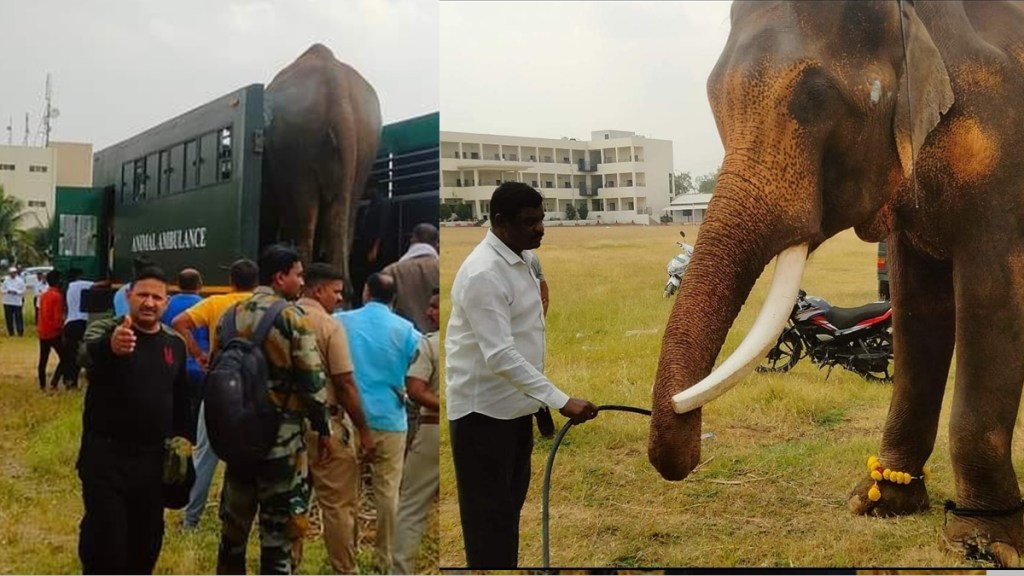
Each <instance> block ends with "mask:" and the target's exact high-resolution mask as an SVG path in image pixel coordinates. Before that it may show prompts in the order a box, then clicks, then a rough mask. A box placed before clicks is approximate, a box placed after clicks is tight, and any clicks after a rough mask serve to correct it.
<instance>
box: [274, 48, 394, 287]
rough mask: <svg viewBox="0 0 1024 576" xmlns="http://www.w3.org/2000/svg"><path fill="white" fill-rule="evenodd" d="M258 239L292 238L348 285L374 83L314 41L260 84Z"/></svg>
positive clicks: (371, 139)
mask: <svg viewBox="0 0 1024 576" xmlns="http://www.w3.org/2000/svg"><path fill="white" fill-rule="evenodd" d="M265 98H266V101H265V108H266V111H267V114H266V115H267V119H268V122H267V125H266V133H265V146H264V158H263V195H262V205H261V215H262V216H261V224H260V225H261V234H260V236H261V238H263V239H264V240H263V242H264V243H270V242H274V241H285V242H291V243H294V244H295V245H296V247H297V248H298V249H299V251H300V253H301V254H302V257H303V260H304V261H305V262H307V263H309V262H313V261H325V262H328V263H330V264H332V265H333V266H335V267H336V268H338V269H339V270H341V271H343V273H344V274H345V278H346V282H345V287H346V290H348V289H349V288H350V286H351V282H350V271H349V260H350V258H349V255H350V251H351V248H352V239H353V234H354V231H355V219H356V212H357V208H358V203H359V201H360V199H362V197H363V193H364V189H365V187H366V182H367V180H368V178H369V176H370V171H371V169H372V168H373V162H374V159H375V158H376V156H377V149H378V147H379V144H380V134H381V114H380V103H379V101H378V99H377V94H376V92H374V90H373V87H372V86H370V84H369V83H368V82H367V81H366V80H365V79H364V78H363V77H362V76H360V75H359V73H358V72H356V71H355V70H354V69H352V68H351V67H349V66H347V65H346V64H343V63H342V62H339V61H338V60H337V59H335V57H334V55H333V54H332V53H331V51H330V50H329V49H328V48H326V47H324V46H322V45H320V44H315V45H313V46H312V47H310V48H309V49H308V50H306V51H305V52H304V53H303V54H302V55H301V56H300V57H299V58H298V59H297V60H296V61H295V62H293V63H292V64H290V65H289V66H288V67H286V68H285V69H283V70H281V72H279V73H278V74H277V76H275V77H274V79H273V81H272V82H271V83H270V84H269V85H268V86H267V89H266V91H265Z"/></svg>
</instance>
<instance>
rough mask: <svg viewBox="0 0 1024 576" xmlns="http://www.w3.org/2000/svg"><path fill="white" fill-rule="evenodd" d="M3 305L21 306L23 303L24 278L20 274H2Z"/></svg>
mask: <svg viewBox="0 0 1024 576" xmlns="http://www.w3.org/2000/svg"><path fill="white" fill-rule="evenodd" d="M3 291H4V298H3V300H4V306H21V305H22V304H24V303H25V280H23V279H22V278H21V276H15V277H14V278H11V277H10V276H4V284H3Z"/></svg>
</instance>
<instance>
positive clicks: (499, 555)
mask: <svg viewBox="0 0 1024 576" xmlns="http://www.w3.org/2000/svg"><path fill="white" fill-rule="evenodd" d="M450 424H451V425H450V426H449V433H450V435H451V443H452V458H453V460H454V461H455V482H456V485H457V487H458V493H459V513H460V516H461V519H462V539H463V542H464V543H465V546H466V564H467V566H468V567H469V568H515V567H516V566H517V565H518V563H519V515H520V512H521V511H522V509H523V502H525V501H526V492H527V490H528V489H529V487H530V453H531V452H532V451H533V416H523V417H521V418H516V419H514V420H498V419H497V418H491V417H489V416H484V415H483V414H477V413H475V412H474V413H471V414H468V415H466V416H464V417H462V418H459V419H458V420H453V421H452V422H451V423H450Z"/></svg>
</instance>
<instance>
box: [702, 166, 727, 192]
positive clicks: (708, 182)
mask: <svg viewBox="0 0 1024 576" xmlns="http://www.w3.org/2000/svg"><path fill="white" fill-rule="evenodd" d="M721 170H722V167H721V166H719V167H718V168H716V169H715V170H714V171H713V172H708V173H707V174H704V175H703V176H697V192H700V193H701V194H711V193H712V192H714V191H715V183H717V182H718V173H719V172H720V171H721Z"/></svg>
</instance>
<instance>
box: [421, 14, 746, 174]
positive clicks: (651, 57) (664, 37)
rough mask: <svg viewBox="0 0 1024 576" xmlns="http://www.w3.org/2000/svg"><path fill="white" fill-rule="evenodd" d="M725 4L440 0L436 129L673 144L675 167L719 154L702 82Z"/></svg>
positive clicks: (708, 166)
mask: <svg viewBox="0 0 1024 576" xmlns="http://www.w3.org/2000/svg"><path fill="white" fill-rule="evenodd" d="M729 5H730V3H729V2H501V3H498V2H442V3H441V39H440V42H441V102H442V103H443V104H442V113H441V129H442V130H449V131H455V132H479V133H485V134H504V135H511V136H535V137H545V138H561V137H562V136H568V137H571V138H579V139H589V138H590V132H591V131H593V130H605V129H612V130H629V131H633V132H636V133H637V134H642V135H644V136H647V137H648V138H662V139H666V140H672V146H673V151H674V153H675V162H674V169H675V170H676V171H677V172H681V171H690V173H691V174H693V175H694V176H697V175H699V174H705V173H707V172H710V171H712V170H714V169H715V168H717V167H718V166H719V164H721V162H722V156H723V151H722V144H721V140H720V139H719V137H718V131H717V130H716V128H715V123H714V118H713V117H712V115H711V108H710V106H709V105H708V100H707V93H706V91H705V84H706V82H707V78H708V75H709V74H710V73H711V69H712V68H713V67H714V65H715V62H716V61H717V60H718V55H719V54H720V53H721V51H722V48H723V47H724V46H725V41H726V38H727V37H728V35H729Z"/></svg>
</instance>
